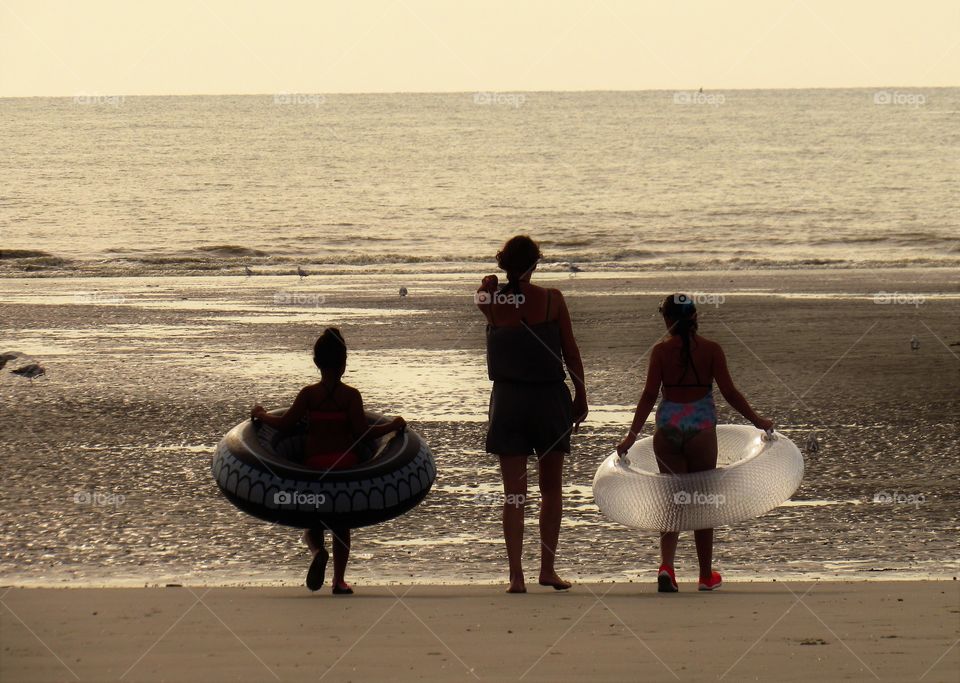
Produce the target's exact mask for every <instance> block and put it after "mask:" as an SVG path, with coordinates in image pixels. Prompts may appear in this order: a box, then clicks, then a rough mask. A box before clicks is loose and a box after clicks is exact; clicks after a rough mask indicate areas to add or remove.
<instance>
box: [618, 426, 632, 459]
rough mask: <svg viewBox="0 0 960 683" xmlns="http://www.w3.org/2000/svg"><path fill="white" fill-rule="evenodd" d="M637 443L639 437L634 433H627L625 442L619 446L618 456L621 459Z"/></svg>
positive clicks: (624, 438)
mask: <svg viewBox="0 0 960 683" xmlns="http://www.w3.org/2000/svg"><path fill="white" fill-rule="evenodd" d="M636 442H637V435H636V434H634V433H633V432H627V435H626V436H625V437H623V441H621V442H620V443H619V444H617V455H619V456H620V457H621V458H622V457H623V456H625V455H626V454H627V451H629V450H630V447H631V446H633V444H635V443H636Z"/></svg>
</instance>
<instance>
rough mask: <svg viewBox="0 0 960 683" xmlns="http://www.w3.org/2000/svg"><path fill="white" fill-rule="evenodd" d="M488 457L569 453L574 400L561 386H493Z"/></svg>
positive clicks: (565, 387)
mask: <svg viewBox="0 0 960 683" xmlns="http://www.w3.org/2000/svg"><path fill="white" fill-rule="evenodd" d="M489 419H490V423H489V426H488V428H487V453H493V454H495V455H534V454H536V455H538V456H543V455H546V454H547V453H551V452H555V451H559V452H561V453H569V452H570V432H571V430H572V429H573V400H572V399H571V398H570V389H568V388H567V385H566V384H565V383H564V382H555V383H548V384H519V383H515V382H494V383H493V391H492V392H491V393H490V412H489Z"/></svg>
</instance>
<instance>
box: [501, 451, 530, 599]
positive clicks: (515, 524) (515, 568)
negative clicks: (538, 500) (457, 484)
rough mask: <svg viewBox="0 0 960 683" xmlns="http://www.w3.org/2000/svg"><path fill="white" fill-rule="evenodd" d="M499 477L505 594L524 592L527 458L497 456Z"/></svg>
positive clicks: (521, 456)
mask: <svg viewBox="0 0 960 683" xmlns="http://www.w3.org/2000/svg"><path fill="white" fill-rule="evenodd" d="M500 475H501V477H502V478H503V493H504V501H503V538H504V540H505V541H506V544H507V560H508V562H509V563H510V587H509V588H508V589H507V592H508V593H526V592H527V586H526V584H525V583H524V580H523V513H524V509H525V508H526V503H527V456H525V455H501V456H500Z"/></svg>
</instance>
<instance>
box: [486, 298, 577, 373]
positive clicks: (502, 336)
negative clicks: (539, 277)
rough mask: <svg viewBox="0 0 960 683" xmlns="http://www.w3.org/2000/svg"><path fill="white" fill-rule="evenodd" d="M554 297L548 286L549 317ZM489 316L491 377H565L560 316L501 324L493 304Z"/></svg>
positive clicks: (488, 344) (524, 318)
mask: <svg viewBox="0 0 960 683" xmlns="http://www.w3.org/2000/svg"><path fill="white" fill-rule="evenodd" d="M551 298H552V292H551V291H550V290H549V289H548V290H547V317H548V318H549V316H550V303H551ZM490 319H491V320H490V324H488V325H487V375H488V376H489V377H490V379H491V380H493V381H494V382H515V383H518V384H547V383H553V382H562V381H564V380H565V379H566V377H567V375H566V372H565V371H564V368H563V344H562V341H561V334H560V322H559V321H558V320H556V319H554V320H549V319H548V320H545V321H543V322H539V323H534V324H533V325H531V324H529V323H528V322H527V319H526V317H525V316H524V317H523V318H522V321H523V324H522V325H519V326H510V327H498V326H497V325H496V324H495V322H494V321H493V306H491V307H490Z"/></svg>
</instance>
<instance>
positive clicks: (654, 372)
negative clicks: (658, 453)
mask: <svg viewBox="0 0 960 683" xmlns="http://www.w3.org/2000/svg"><path fill="white" fill-rule="evenodd" d="M661 351H662V349H661V346H660V344H657V345H656V346H654V347H653V351H651V352H650V362H649V363H648V364H647V382H646V384H644V386H643V393H642V394H640V400H639V401H638V402H637V410H636V412H635V413H634V414H633V423H632V424H631V425H630V431H629V432H627V435H626V436H625V437H623V441H621V442H620V444H619V445H618V446H617V453H618V454H619V455H623V454H624V453H626V452H627V451H629V450H630V447H631V446H632V445H633V444H634V443H635V442H636V440H637V436H639V435H640V430H642V429H643V425H644V424H645V423H646V421H647V418H648V417H650V411H651V410H653V404H654V403H656V402H657V393H659V391H660V384H661V382H663V375H662V374H661V373H660V368H661V366H662V363H661V362H660V354H661Z"/></svg>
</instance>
